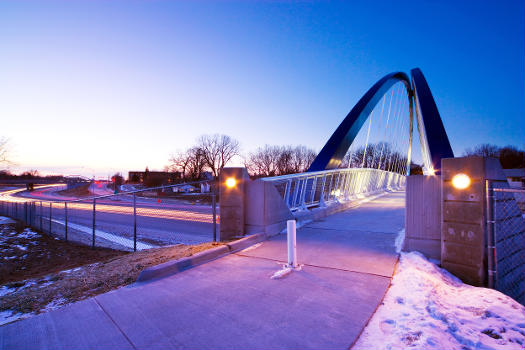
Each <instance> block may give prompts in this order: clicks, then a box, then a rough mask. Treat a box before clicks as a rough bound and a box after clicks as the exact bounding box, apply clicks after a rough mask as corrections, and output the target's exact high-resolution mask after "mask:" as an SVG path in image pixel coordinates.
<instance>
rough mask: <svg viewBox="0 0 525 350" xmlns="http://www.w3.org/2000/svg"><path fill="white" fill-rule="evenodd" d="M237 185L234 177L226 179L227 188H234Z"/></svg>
mask: <svg viewBox="0 0 525 350" xmlns="http://www.w3.org/2000/svg"><path fill="white" fill-rule="evenodd" d="M236 185H237V180H235V178H233V177H229V178H227V179H226V187H228V188H234V187H235V186H236Z"/></svg>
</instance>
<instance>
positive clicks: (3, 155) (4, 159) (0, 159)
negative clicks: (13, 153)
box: [0, 137, 11, 165]
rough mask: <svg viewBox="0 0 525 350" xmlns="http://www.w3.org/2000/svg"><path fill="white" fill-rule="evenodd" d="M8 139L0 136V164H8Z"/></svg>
mask: <svg viewBox="0 0 525 350" xmlns="http://www.w3.org/2000/svg"><path fill="white" fill-rule="evenodd" d="M9 164H11V162H10V161H9V140H8V139H6V138H3V137H2V138H0V165H9Z"/></svg>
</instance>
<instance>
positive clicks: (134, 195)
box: [133, 193, 137, 252]
mask: <svg viewBox="0 0 525 350" xmlns="http://www.w3.org/2000/svg"><path fill="white" fill-rule="evenodd" d="M133 251H134V252H136V251H137V196H136V194H135V193H133Z"/></svg>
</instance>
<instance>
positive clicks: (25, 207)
mask: <svg viewBox="0 0 525 350" xmlns="http://www.w3.org/2000/svg"><path fill="white" fill-rule="evenodd" d="M24 223H25V224H26V225H27V202H24Z"/></svg>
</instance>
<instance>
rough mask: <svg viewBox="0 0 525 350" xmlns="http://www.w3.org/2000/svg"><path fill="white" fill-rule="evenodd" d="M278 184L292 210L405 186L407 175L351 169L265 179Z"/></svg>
mask: <svg viewBox="0 0 525 350" xmlns="http://www.w3.org/2000/svg"><path fill="white" fill-rule="evenodd" d="M261 180H262V181H267V182H271V183H273V184H274V185H275V187H276V188H277V190H278V191H279V193H280V194H281V195H282V198H283V200H284V202H285V203H286V205H287V206H288V208H289V209H290V210H291V211H296V210H306V209H308V208H310V207H315V206H324V205H326V204H329V203H331V202H336V201H343V200H352V199H357V198H362V197H366V196H368V195H371V194H374V193H378V192H381V191H386V190H390V189H396V188H401V187H403V186H404V185H405V181H406V177H405V175H401V174H398V173H393V172H389V171H385V170H380V169H371V168H348V169H334V170H325V171H316V172H310V173H300V174H290V175H282V176H274V177H266V178H262V179H261Z"/></svg>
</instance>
